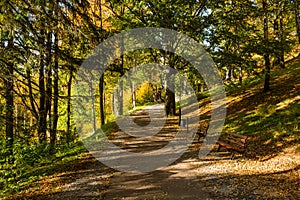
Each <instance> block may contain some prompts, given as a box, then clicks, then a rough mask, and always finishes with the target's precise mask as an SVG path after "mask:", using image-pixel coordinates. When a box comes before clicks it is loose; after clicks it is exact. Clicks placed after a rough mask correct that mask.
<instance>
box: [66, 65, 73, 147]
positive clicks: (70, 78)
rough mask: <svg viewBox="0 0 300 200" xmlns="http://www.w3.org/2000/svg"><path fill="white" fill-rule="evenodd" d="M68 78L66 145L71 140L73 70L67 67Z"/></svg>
mask: <svg viewBox="0 0 300 200" xmlns="http://www.w3.org/2000/svg"><path fill="white" fill-rule="evenodd" d="M69 71H70V72H69V73H70V77H69V80H68V94H67V95H68V97H67V98H68V100H67V101H68V102H67V131H66V134H67V135H66V140H67V144H69V143H70V140H71V114H72V113H71V94H72V81H73V70H72V67H71V66H70V67H69Z"/></svg>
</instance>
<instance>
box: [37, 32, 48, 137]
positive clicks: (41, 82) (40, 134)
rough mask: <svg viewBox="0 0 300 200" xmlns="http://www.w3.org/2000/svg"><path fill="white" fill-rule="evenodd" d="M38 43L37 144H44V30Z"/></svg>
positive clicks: (45, 125)
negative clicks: (38, 95)
mask: <svg viewBox="0 0 300 200" xmlns="http://www.w3.org/2000/svg"><path fill="white" fill-rule="evenodd" d="M39 43H40V68H39V90H40V91H39V92H40V102H39V119H38V137H39V143H44V142H45V141H46V129H47V124H46V122H47V121H46V117H47V112H46V108H45V103H46V92H45V80H44V79H45V72H44V70H45V67H44V30H43V29H42V30H41V36H40V39H39Z"/></svg>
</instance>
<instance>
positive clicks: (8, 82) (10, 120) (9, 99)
mask: <svg viewBox="0 0 300 200" xmlns="http://www.w3.org/2000/svg"><path fill="white" fill-rule="evenodd" d="M10 37H11V38H10V39H9V41H8V49H9V50H8V51H12V50H13V48H14V41H13V37H12V36H10ZM11 55H12V54H11ZM12 59H13V58H12ZM6 67H7V68H6V70H5V72H6V74H5V75H6V77H5V101H6V105H5V109H6V114H5V121H6V123H5V127H6V128H5V137H6V149H7V150H8V155H7V156H8V163H10V164H12V163H13V162H14V159H13V157H12V156H13V143H14V95H13V88H14V82H13V72H14V65H13V63H12V62H11V61H9V62H8V64H7V66H6Z"/></svg>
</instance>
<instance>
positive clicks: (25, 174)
mask: <svg viewBox="0 0 300 200" xmlns="http://www.w3.org/2000/svg"><path fill="white" fill-rule="evenodd" d="M0 142H1V141H0ZM49 150H50V146H49V145H36V144H31V145H28V144H24V143H22V141H17V142H16V143H15V146H14V156H13V158H14V163H13V164H8V163H7V162H1V168H0V191H1V195H2V196H1V195H0V198H1V197H4V196H5V194H8V193H16V192H18V191H19V190H21V189H22V190H24V189H26V188H27V187H30V185H31V184H32V183H33V182H34V181H37V180H40V179H41V178H42V177H44V176H47V175H51V174H53V173H55V172H57V171H59V170H61V169H62V167H63V166H64V165H66V164H68V163H69V162H70V161H74V160H76V159H77V158H78V156H80V155H81V154H82V153H84V152H86V150H85V148H84V146H83V144H82V143H80V142H76V143H72V144H71V145H68V144H66V143H64V144H61V145H57V146H56V147H55V152H56V153H55V154H52V155H51V154H49ZM0 153H1V156H2V155H3V151H1V152H0Z"/></svg>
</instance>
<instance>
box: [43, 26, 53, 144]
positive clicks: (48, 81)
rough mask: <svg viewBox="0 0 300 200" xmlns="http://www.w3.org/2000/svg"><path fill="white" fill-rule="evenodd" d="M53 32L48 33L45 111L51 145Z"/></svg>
mask: <svg viewBox="0 0 300 200" xmlns="http://www.w3.org/2000/svg"><path fill="white" fill-rule="evenodd" d="M51 51H52V31H49V32H48V33H47V53H46V56H47V57H46V71H47V77H46V96H45V97H46V98H45V104H46V107H45V110H46V120H47V116H48V122H46V123H48V124H50V127H49V134H50V143H51V136H52V127H51V124H52V112H51V107H52V63H51V62H52V52H51Z"/></svg>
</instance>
